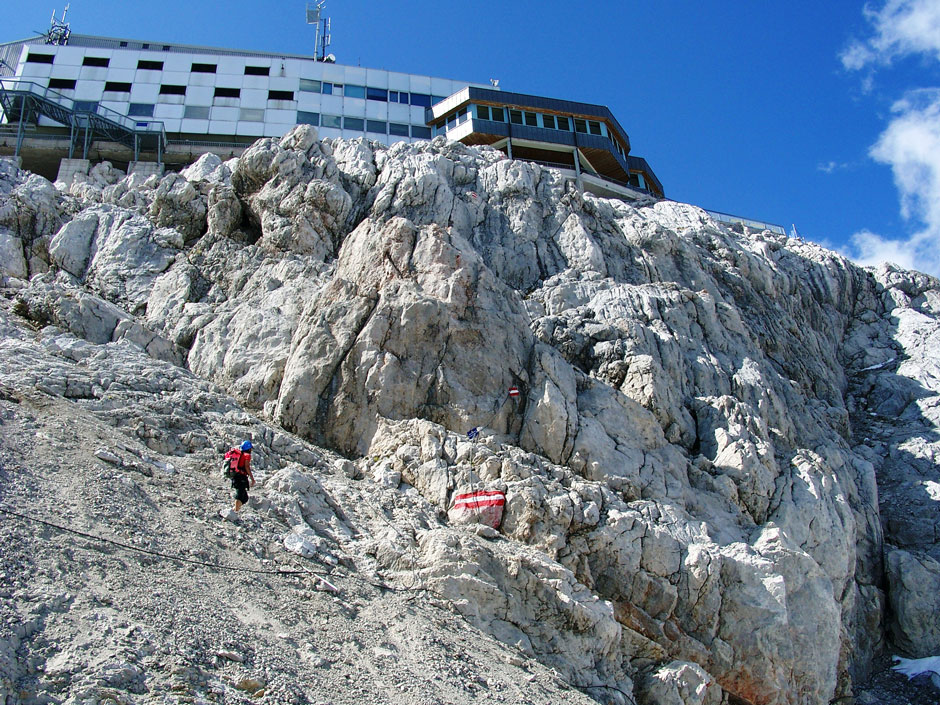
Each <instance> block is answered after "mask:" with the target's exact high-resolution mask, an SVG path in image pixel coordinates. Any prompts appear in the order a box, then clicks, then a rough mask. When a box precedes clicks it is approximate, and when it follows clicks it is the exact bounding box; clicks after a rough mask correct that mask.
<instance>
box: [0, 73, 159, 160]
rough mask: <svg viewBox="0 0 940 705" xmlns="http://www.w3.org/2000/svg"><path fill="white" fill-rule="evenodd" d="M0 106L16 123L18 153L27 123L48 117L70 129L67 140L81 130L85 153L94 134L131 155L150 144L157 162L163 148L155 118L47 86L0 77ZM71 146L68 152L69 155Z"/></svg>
mask: <svg viewBox="0 0 940 705" xmlns="http://www.w3.org/2000/svg"><path fill="white" fill-rule="evenodd" d="M0 108H2V110H3V113H4V115H5V117H6V120H7V122H8V123H12V122H14V121H16V122H17V123H18V124H19V139H18V141H17V153H18V150H19V148H20V146H21V142H22V136H23V133H24V129H25V125H26V123H27V122H29V121H31V120H33V119H35V120H36V121H37V123H38V119H39V117H40V116H43V117H47V118H49V119H51V120H53V121H55V122H58V123H59V124H61V125H66V126H67V127H69V128H70V129H71V133H70V142H71V144H72V145H73V146H74V143H75V140H76V137H78V136H80V133H81V131H83V130H84V133H85V134H84V143H85V153H86V154H87V151H88V145H89V142H90V140H91V139H92V138H94V137H104V138H106V139H109V140H112V141H114V142H120V143H122V144H126V145H127V146H129V147H132V148H133V149H134V157H135V159H136V158H137V153H138V151H139V149H140V147H141V145H142V143H143V145H144V146H150V145H153V146H154V148H155V151H156V152H157V154H158V161H159V160H160V155H162V153H163V150H164V149H165V148H166V143H167V139H166V130H165V128H164V125H163V123H162V122H160V121H157V120H136V119H134V118H132V117H129V116H127V115H122V114H121V113H119V112H117V111H115V110H111V109H110V108H106V107H104V106H102V105H100V104H97V103H89V102H87V101H76V100H75V99H73V98H70V97H68V96H67V95H64V94H62V93H59V92H58V91H55V90H52V89H51V88H49V87H48V86H43V85H41V84H38V83H35V82H34V81H26V80H23V79H19V78H0ZM71 151H72V150H71V149H70V154H69V156H71Z"/></svg>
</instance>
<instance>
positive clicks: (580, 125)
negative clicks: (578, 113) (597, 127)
mask: <svg viewBox="0 0 940 705" xmlns="http://www.w3.org/2000/svg"><path fill="white" fill-rule="evenodd" d="M574 131H575V132H584V133H586V132H587V121H585V120H582V119H581V118H575V119H574Z"/></svg>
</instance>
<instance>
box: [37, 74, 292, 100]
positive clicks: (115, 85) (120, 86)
mask: <svg viewBox="0 0 940 705" xmlns="http://www.w3.org/2000/svg"><path fill="white" fill-rule="evenodd" d="M75 85H76V80H75V79H74V78H50V79H49V88H54V89H56V90H72V89H74V88H75ZM104 92H105V93H130V92H131V84H130V83H123V82H121V81H107V82H105V84H104ZM160 95H182V96H185V95H186V86H174V85H170V84H163V85H161V86H160ZM214 97H216V98H239V97H241V89H240V88H222V87H221V86H220V87H216V89H215V92H214ZM268 100H294V92H293V91H268Z"/></svg>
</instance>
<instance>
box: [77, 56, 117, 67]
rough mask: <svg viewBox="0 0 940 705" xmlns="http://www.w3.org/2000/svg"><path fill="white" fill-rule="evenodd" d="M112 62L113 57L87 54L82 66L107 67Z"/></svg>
mask: <svg viewBox="0 0 940 705" xmlns="http://www.w3.org/2000/svg"><path fill="white" fill-rule="evenodd" d="M110 63H111V59H109V58H107V57H104V56H86V57H85V58H84V59H82V66H100V67H102V68H105V67H107V66H108V64H110Z"/></svg>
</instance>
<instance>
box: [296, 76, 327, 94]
mask: <svg viewBox="0 0 940 705" xmlns="http://www.w3.org/2000/svg"><path fill="white" fill-rule="evenodd" d="M300 90H302V91H303V92H305V93H319V92H320V91H321V90H322V89H321V86H320V82H319V81H314V80H312V79H309V78H302V79H300Z"/></svg>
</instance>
